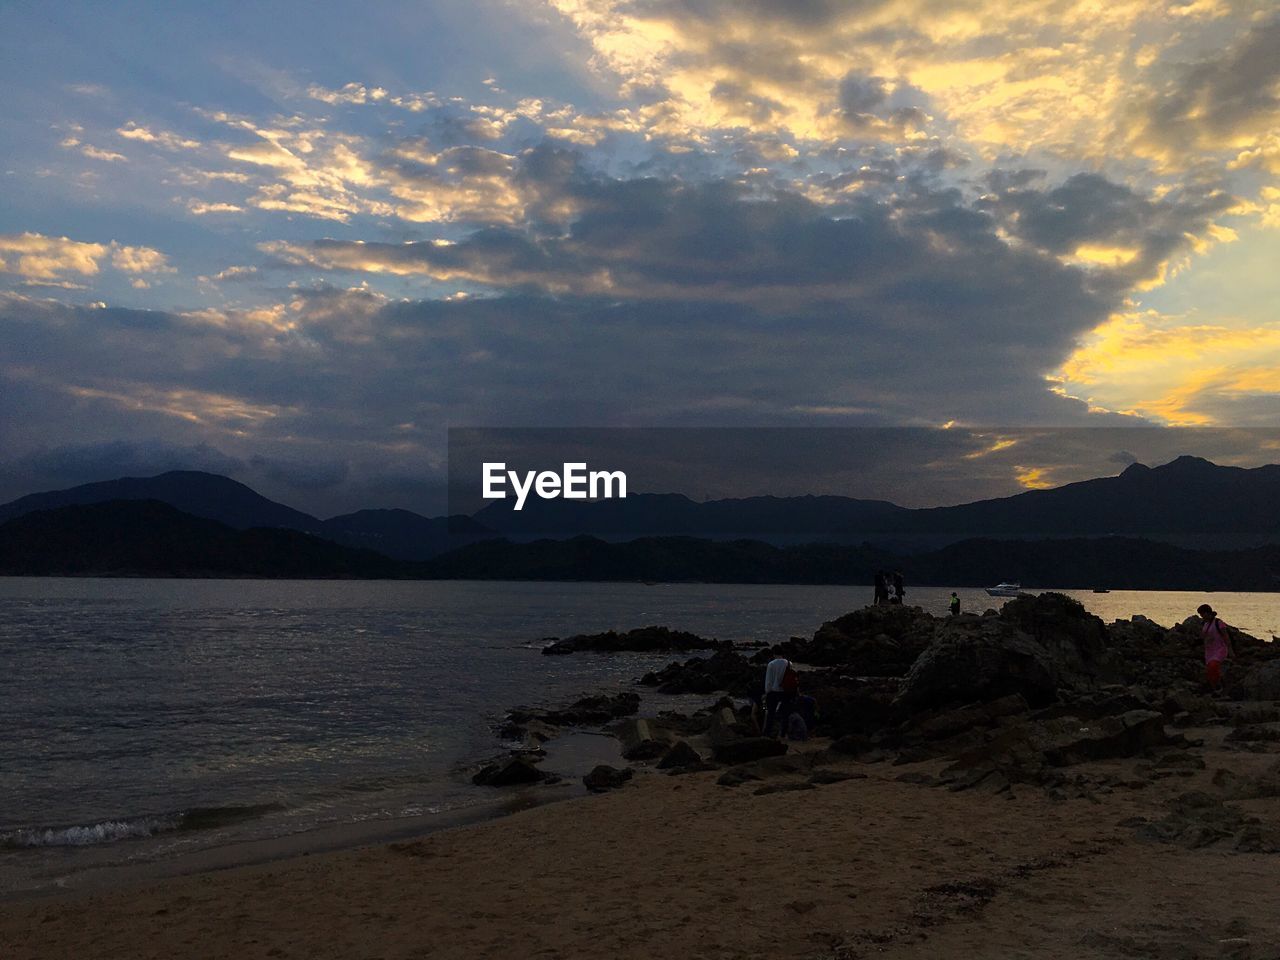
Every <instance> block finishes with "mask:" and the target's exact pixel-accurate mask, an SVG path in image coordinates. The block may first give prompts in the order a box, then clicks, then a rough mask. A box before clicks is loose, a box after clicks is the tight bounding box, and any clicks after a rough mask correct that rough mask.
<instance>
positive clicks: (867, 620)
mask: <svg viewBox="0 0 1280 960" xmlns="http://www.w3.org/2000/svg"><path fill="white" fill-rule="evenodd" d="M935 625H936V621H935V619H934V618H933V617H931V616H929V614H927V613H925V612H924V610H922V609H921V608H920V607H906V606H900V605H897V604H893V605H884V606H870V607H863V608H862V609H861V610H855V611H853V612H852V613H847V614H845V615H844V616H843V617H839V618H837V619H835V620H832V621H830V622H828V623H824V624H823V625H822V626H821V627H819V628H818V630H817V632H816V633H814V635H813V639H812V640H803V639H801V638H799V637H792V638H791V639H790V640H789V641H787V642H786V643H783V644H780V645H779V647H778V648H777V649H778V651H779V652H780V653H781V654H782V656H784V657H787V658H788V659H790V660H797V661H799V662H800V663H805V664H812V665H813V666H819V667H823V666H839V667H844V668H845V669H847V670H848V671H850V672H852V673H855V674H858V675H859V676H876V677H900V676H902V675H903V674H905V673H906V672H907V671H908V670H909V669H911V664H912V663H914V662H915V659H916V657H918V656H919V655H920V654H921V653H922V652H923V651H924V649H925V647H927V646H928V645H929V641H930V640H932V639H933V635H934V630H935Z"/></svg>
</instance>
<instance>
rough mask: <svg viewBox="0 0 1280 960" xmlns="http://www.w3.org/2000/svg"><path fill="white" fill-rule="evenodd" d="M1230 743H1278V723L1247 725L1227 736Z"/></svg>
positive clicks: (1279, 728)
mask: <svg viewBox="0 0 1280 960" xmlns="http://www.w3.org/2000/svg"><path fill="white" fill-rule="evenodd" d="M1226 739H1227V740H1228V741H1230V742H1233V743H1234V742H1239V741H1248V742H1254V743H1275V742H1276V741H1280V723H1248V724H1243V725H1241V726H1239V727H1236V728H1235V729H1234V730H1232V731H1231V732H1230V733H1228V734H1227V736H1226Z"/></svg>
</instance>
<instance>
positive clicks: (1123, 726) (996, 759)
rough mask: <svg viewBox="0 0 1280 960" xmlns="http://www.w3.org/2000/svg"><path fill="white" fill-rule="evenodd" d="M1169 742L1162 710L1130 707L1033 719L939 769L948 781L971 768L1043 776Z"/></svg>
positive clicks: (1018, 777)
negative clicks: (1093, 716)
mask: <svg viewBox="0 0 1280 960" xmlns="http://www.w3.org/2000/svg"><path fill="white" fill-rule="evenodd" d="M1169 742H1170V741H1169V737H1168V736H1167V734H1165V731H1164V715H1163V714H1160V713H1157V712H1156V711H1154V710H1131V711H1128V712H1127V713H1122V714H1120V715H1118V716H1111V717H1103V718H1101V719H1098V720H1082V719H1080V718H1078V717H1071V716H1065V717H1053V718H1051V719H1042V720H1034V719H1033V720H1028V721H1026V722H1024V723H1019V724H1017V725H1015V726H1013V727H1011V728H1009V729H1007V730H1005V731H1003V732H1001V733H998V734H997V735H996V736H995V737H994V738H993V739H992V740H991V741H990V742H988V743H984V744H982V745H981V746H978V747H975V748H973V749H970V750H967V751H965V752H963V753H961V754H960V755H959V756H957V757H956V759H955V762H954V763H952V764H951V766H949V767H948V768H947V769H946V770H944V771H943V774H944V777H945V778H949V781H950V782H964V781H965V780H966V779H972V778H973V777H974V776H975V775H974V774H973V773H972V772H971V771H975V770H976V771H995V772H999V773H1000V774H1002V775H1003V776H1005V777H1006V778H1007V779H1008V780H1010V781H1011V782H1019V781H1021V782H1027V781H1031V782H1035V781H1044V780H1045V778H1046V773H1047V768H1050V767H1062V766H1068V765H1070V764H1074V763H1082V762H1084V761H1086V760H1102V759H1107V758H1110V757H1131V756H1134V755H1136V754H1140V753H1142V752H1144V751H1146V750H1148V749H1150V748H1151V747H1155V746H1160V745H1162V744H1167V743H1169ZM978 780H981V777H979V778H978ZM974 782H978V781H974Z"/></svg>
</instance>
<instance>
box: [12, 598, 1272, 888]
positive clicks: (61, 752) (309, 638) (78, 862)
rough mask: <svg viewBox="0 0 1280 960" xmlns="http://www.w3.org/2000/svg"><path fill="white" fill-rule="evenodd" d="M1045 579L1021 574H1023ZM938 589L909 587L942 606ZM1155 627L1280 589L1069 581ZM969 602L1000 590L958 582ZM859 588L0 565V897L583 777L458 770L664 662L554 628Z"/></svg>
mask: <svg viewBox="0 0 1280 960" xmlns="http://www.w3.org/2000/svg"><path fill="white" fill-rule="evenodd" d="M1028 589H1031V590H1033V591H1034V590H1035V589H1036V588H1028ZM950 592H951V591H950V589H947V588H935V587H924V588H911V587H910V585H908V595H907V600H908V602H909V603H911V604H914V605H919V606H922V607H924V608H925V609H926V610H929V611H930V612H932V613H935V614H939V615H941V614H943V613H945V612H946V609H947V601H948V598H949V595H950ZM1062 592H1065V593H1068V594H1070V595H1072V596H1075V597H1076V598H1077V599H1079V600H1080V601H1081V602H1082V603H1084V605H1085V606H1086V607H1087V608H1088V609H1089V610H1091V611H1092V612H1093V613H1096V614H1097V615H1099V616H1100V617H1102V618H1103V619H1104V620H1107V621H1111V620H1114V619H1117V618H1127V617H1130V616H1132V615H1134V614H1142V615H1145V616H1147V617H1150V618H1151V619H1153V620H1155V621H1156V622H1158V623H1162V624H1164V625H1166V626H1168V625H1171V624H1173V623H1175V622H1178V621H1180V620H1183V619H1185V618H1186V617H1188V616H1190V615H1192V614H1193V613H1194V612H1195V609H1196V607H1197V606H1199V604H1201V603H1203V602H1206V601H1208V602H1210V603H1212V604H1213V606H1214V607H1215V609H1216V610H1217V611H1218V613H1219V614H1220V615H1221V616H1222V617H1223V619H1224V620H1226V621H1227V622H1228V623H1230V624H1232V625H1234V626H1236V627H1238V628H1240V629H1242V630H1244V631H1245V632H1247V633H1251V634H1253V635H1255V636H1260V637H1264V638H1271V637H1272V636H1274V635H1276V634H1280V594H1259V593H1217V594H1201V593H1182V592H1154V591H1113V592H1111V593H1103V594H1096V593H1092V592H1089V591H1070V590H1068V591H1062ZM957 593H958V595H959V596H960V599H961V603H962V606H963V608H964V609H966V610H975V611H981V610H985V609H988V608H992V607H998V606H999V605H1000V604H1002V603H1003V602H1004V601H1003V600H1000V599H994V598H991V597H988V596H987V595H986V594H985V592H983V591H981V590H974V589H969V588H963V589H958V590H957ZM869 600H870V587H834V586H790V585H781V586H779V585H726V584H638V583H524V582H521V583H511V582H458V581H319V580H306V581H278V580H149V579H87V578H86V579H74V578H0V897H6V898H7V897H22V896H33V895H40V894H42V893H48V892H53V891H57V890H60V889H79V888H92V887H94V886H95V885H96V886H101V885H104V884H112V883H118V882H122V881H124V880H127V879H130V878H133V877H137V878H140V879H150V878H154V877H157V876H165V875H171V874H175V873H183V872H190V871H193V870H200V869H210V868H216V867H221V866H231V865H235V864H242V863H252V862H259V861H264V860H269V859H273V858H276V857H280V856H286V855H290V854H297V853H309V852H314V851H318V850H324V849H334V848H339V847H344V846H350V845H354V844H357V843H365V842H374V841H382V840H388V839H394V838H396V837H399V836H410V835H416V834H421V833H425V832H429V831H431V830H434V829H441V828H447V827H452V826H457V825H461V824H464V823H467V822H470V821H473V820H477V819H483V818H487V817H491V816H495V815H499V814H501V813H504V812H509V811H512V810H517V809H522V808H524V807H527V806H531V805H534V804H536V803H540V802H545V801H547V800H552V799H560V798H564V797H569V796H574V795H577V794H580V793H582V792H583V788H582V786H581V783H580V776H581V773H582V772H583V771H584V770H586V769H589V768H590V766H592V765H593V764H594V763H597V762H614V763H617V762H618V754H617V745H616V743H615V742H614V741H613V740H612V739H611V738H608V737H604V736H601V735H599V734H598V733H596V732H582V733H578V734H575V735H572V736H568V737H565V738H561V739H560V740H557V741H554V742H553V743H552V744H551V745H550V747H549V753H548V756H547V758H546V760H545V761H544V762H543V768H544V769H548V770H551V771H552V772H557V773H561V774H562V775H563V776H564V780H563V781H562V782H561V783H560V784H558V785H556V786H550V787H548V786H537V787H531V788H527V789H523V790H514V791H501V790H493V789H491V788H482V787H476V786H473V785H472V784H471V783H470V776H471V773H472V772H474V770H475V769H476V765H477V764H478V763H481V762H483V761H484V760H486V759H490V758H494V757H497V756H500V755H503V754H504V753H505V751H506V750H509V749H511V748H512V747H513V746H515V744H512V743H507V742H504V741H503V740H502V739H501V738H500V736H499V734H498V732H497V731H498V727H499V726H500V724H501V721H502V719H503V717H504V715H505V713H506V711H507V710H509V709H510V708H512V707H515V706H535V707H536V706H561V705H566V704H568V703H570V702H572V701H573V700H574V699H576V698H578V697H580V696H582V695H585V694H591V693H598V692H616V691H618V690H624V689H639V690H640V692H641V693H642V696H643V697H644V700H643V703H642V711H641V712H642V714H648V715H654V714H656V713H657V712H658V711H659V710H663V709H690V708H692V707H696V706H701V705H703V704H705V702H706V699H707V698H705V697H703V698H683V697H666V696H663V695H660V694H657V693H655V692H653V691H652V690H649V689H648V688H636V686H635V683H634V681H635V680H636V679H637V678H638V677H640V676H641V675H643V674H644V673H645V672H646V671H648V670H651V669H655V668H657V667H660V666H663V665H665V664H666V663H669V662H670V661H671V660H672V659H674V657H672V656H666V655H664V656H646V655H640V654H624V655H611V656H606V655H598V654H578V655H572V656H560V657H548V656H543V655H542V654H541V652H540V651H541V648H542V647H543V646H544V644H545V643H546V642H547V638H549V637H565V636H570V635H572V634H575V633H584V632H592V633H593V632H598V631H602V630H608V629H617V630H627V629H631V628H633V627H640V626H646V625H650V624H662V625H666V626H670V627H673V628H679V629H682V630H690V631H693V632H694V633H697V634H700V635H703V636H707V637H715V638H718V639H722V640H733V641H735V642H737V643H743V644H768V643H774V642H778V641H781V640H785V639H786V638H788V637H790V636H808V635H810V634H812V633H813V631H814V630H815V629H817V627H818V626H819V625H820V624H822V623H823V622H824V621H826V620H830V619H833V618H835V617H837V616H840V615H841V614H844V613H846V612H848V611H850V610H852V609H855V608H857V607H860V606H862V605H864V604H865V603H867V602H868V601H869Z"/></svg>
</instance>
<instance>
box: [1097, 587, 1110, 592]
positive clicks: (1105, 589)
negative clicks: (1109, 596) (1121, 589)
mask: <svg viewBox="0 0 1280 960" xmlns="http://www.w3.org/2000/svg"><path fill="white" fill-rule="evenodd" d="M1093 592H1094V593H1110V592H1111V591H1110V590H1108V589H1107V588H1106V587H1094V588H1093Z"/></svg>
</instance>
